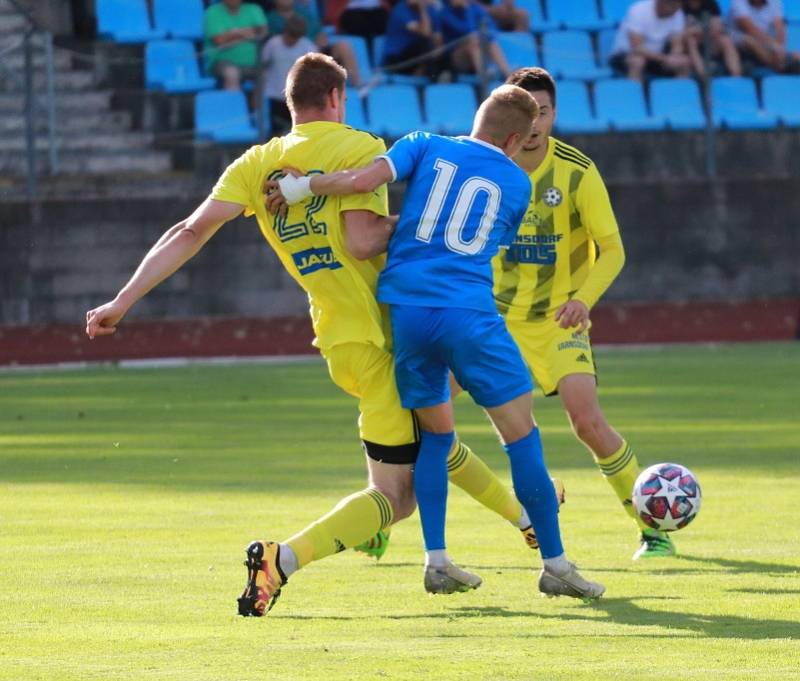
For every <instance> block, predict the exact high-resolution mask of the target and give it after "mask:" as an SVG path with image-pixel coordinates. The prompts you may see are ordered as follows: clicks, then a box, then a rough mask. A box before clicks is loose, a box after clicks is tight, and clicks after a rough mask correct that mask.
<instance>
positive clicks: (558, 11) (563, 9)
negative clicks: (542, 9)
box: [547, 0, 614, 31]
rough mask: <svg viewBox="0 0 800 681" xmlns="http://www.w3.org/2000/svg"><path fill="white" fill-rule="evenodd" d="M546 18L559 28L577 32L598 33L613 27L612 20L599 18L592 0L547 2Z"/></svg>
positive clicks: (550, 0)
mask: <svg viewBox="0 0 800 681" xmlns="http://www.w3.org/2000/svg"><path fill="white" fill-rule="evenodd" d="M547 17H548V18H549V19H550V21H551V22H553V23H555V24H557V25H558V27H559V28H566V29H574V30H578V31H599V30H600V29H601V28H609V27H610V26H613V25H614V22H613V21H612V20H610V19H604V18H603V17H601V16H600V13H599V12H598V11H597V5H596V4H595V2H594V0H579V1H578V2H574V1H573V2H569V1H565V0H549V2H547Z"/></svg>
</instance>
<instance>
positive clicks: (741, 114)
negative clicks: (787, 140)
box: [711, 76, 778, 130]
mask: <svg viewBox="0 0 800 681" xmlns="http://www.w3.org/2000/svg"><path fill="white" fill-rule="evenodd" d="M711 101H712V103H713V109H714V113H713V120H714V124H715V125H718V126H719V125H723V126H725V127H726V128H731V129H733V130H747V129H765V128H774V127H775V126H776V125H777V123H778V117H777V116H776V115H775V114H772V113H769V112H768V111H764V110H762V109H761V108H760V107H759V105H758V96H757V95H756V84H755V81H753V80H752V79H750V78H736V77H733V76H726V77H723V78H714V79H713V80H712V81H711Z"/></svg>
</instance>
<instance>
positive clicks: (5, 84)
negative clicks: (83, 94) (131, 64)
mask: <svg viewBox="0 0 800 681" xmlns="http://www.w3.org/2000/svg"><path fill="white" fill-rule="evenodd" d="M15 76H16V77H15V78H10V77H8V76H7V75H6V74H3V72H2V71H0V92H6V93H8V94H19V95H21V94H22V93H23V92H24V89H23V88H24V82H25V74H24V73H18V74H15ZM94 85H95V82H94V74H93V73H92V72H91V71H56V72H55V73H54V74H53V88H54V90H55V92H56V94H57V95H58V94H60V93H62V92H63V93H69V92H77V91H86V90H91V89H94ZM46 87H47V76H46V75H45V73H44V72H43V71H39V72H37V73H35V74H34V76H33V88H34V90H35V91H36V92H38V93H40V94H42V93H44V91H45V88H46Z"/></svg>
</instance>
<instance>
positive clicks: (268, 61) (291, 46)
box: [261, 14, 317, 135]
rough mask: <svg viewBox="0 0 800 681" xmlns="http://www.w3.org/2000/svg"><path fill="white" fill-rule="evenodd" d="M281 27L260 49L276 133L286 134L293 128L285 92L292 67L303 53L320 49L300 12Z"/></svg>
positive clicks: (265, 90) (274, 131)
mask: <svg viewBox="0 0 800 681" xmlns="http://www.w3.org/2000/svg"><path fill="white" fill-rule="evenodd" d="M282 28H283V32H282V33H281V34H280V35H276V36H273V37H272V38H270V39H269V40H268V41H267V42H266V44H265V45H264V47H263V48H262V50H261V65H262V66H263V68H264V72H263V75H262V78H263V83H264V85H263V93H264V97H266V98H268V99H269V106H270V109H269V110H270V122H271V124H272V134H273V135H285V134H286V133H287V132H289V130H291V128H292V115H291V113H289V107H288V106H287V105H286V94H285V92H284V88H285V86H286V76H288V75H289V70H290V69H291V68H292V66H293V65H294V63H295V62H296V61H297V60H298V59H299V58H300V57H302V56H303V55H304V54H308V53H309V52H316V50H317V46H316V45H315V44H314V43H313V42H311V40H310V39H309V38H308V37H306V31H307V26H306V21H305V19H304V18H303V17H302V16H300V15H299V14H292V15H291V16H289V17H287V18H286V19H284V21H283V27H282Z"/></svg>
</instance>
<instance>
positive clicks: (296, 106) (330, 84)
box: [286, 52, 347, 113]
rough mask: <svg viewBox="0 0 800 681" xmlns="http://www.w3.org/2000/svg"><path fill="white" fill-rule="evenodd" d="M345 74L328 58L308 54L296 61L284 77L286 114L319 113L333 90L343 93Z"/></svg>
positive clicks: (342, 69) (319, 54)
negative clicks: (297, 112)
mask: <svg viewBox="0 0 800 681" xmlns="http://www.w3.org/2000/svg"><path fill="white" fill-rule="evenodd" d="M346 81H347V71H346V70H345V69H344V68H342V67H341V66H339V64H337V63H336V61H334V59H333V58H332V57H329V56H328V55H326V54H322V53H320V52H309V53H308V54H304V55H303V56H302V57H300V58H299V59H298V60H297V61H296V62H295V63H294V65H293V66H292V68H291V69H289V75H288V76H286V105H287V106H288V107H289V111H291V112H292V113H294V112H295V111H302V110H307V109H322V108H323V107H324V106H325V97H327V96H328V93H329V92H330V91H331V90H333V89H334V88H335V89H336V90H338V91H339V92H344V84H345V82H346Z"/></svg>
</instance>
